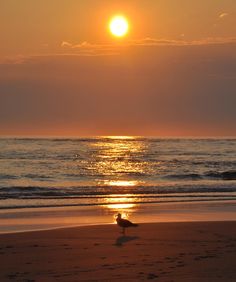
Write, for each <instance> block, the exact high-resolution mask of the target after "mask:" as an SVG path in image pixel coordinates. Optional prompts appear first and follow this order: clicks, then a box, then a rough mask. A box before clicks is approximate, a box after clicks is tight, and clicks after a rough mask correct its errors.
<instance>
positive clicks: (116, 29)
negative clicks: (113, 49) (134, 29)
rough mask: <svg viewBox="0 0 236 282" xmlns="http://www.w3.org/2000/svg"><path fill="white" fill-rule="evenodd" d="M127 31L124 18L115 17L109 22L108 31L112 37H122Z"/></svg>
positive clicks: (127, 25)
mask: <svg viewBox="0 0 236 282" xmlns="http://www.w3.org/2000/svg"><path fill="white" fill-rule="evenodd" d="M128 30H129V23H128V21H127V19H126V18H125V17H124V16H115V17H113V18H112V20H111V22H110V31H111V33H112V34H113V35H114V36H117V37H123V36H125V35H126V34H127V32H128Z"/></svg>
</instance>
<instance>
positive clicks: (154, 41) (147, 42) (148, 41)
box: [61, 37, 236, 51]
mask: <svg viewBox="0 0 236 282" xmlns="http://www.w3.org/2000/svg"><path fill="white" fill-rule="evenodd" d="M229 43H236V37H207V38H203V39H200V40H191V41H188V40H184V39H180V40H173V39H165V38H163V39H159V38H151V37H146V38H142V39H132V40H128V41H126V42H125V43H122V44H93V43H89V42H87V41H84V42H82V43H79V44H72V43H70V42H66V41H63V42H62V43H61V47H63V48H70V49H80V50H87V51H88V50H104V51H107V50H110V51H111V50H113V51H114V50H119V49H121V48H124V47H135V46H147V47H148V46H195V45H211V44H229Z"/></svg>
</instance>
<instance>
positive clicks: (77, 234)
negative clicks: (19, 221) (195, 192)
mask: <svg viewBox="0 0 236 282" xmlns="http://www.w3.org/2000/svg"><path fill="white" fill-rule="evenodd" d="M120 231H121V230H120V228H119V227H118V226H116V225H99V226H83V227H75V228H62V229H57V230H48V231H37V232H25V233H17V234H16V233H13V234H1V235H0V259H1V264H0V280H1V281H12V280H16V281H68V282H70V281H71V282H72V281H113V280H114V281H116V280H119V281H146V280H154V281H161V282H167V281H175V282H179V281H186V282H187V281H194V282H197V281H204V282H213V281H214V282H218V281H219V282H220V281H229V282H231V281H232V282H233V281H235V280H236V273H235V259H236V239H235V238H236V236H235V235H236V222H235V221H234V222H190V223H187V222H178V223H177V222H175V223H170V222H162V223H143V224H140V226H139V227H137V228H133V229H131V228H130V229H128V230H127V233H126V235H125V236H124V235H121V233H120Z"/></svg>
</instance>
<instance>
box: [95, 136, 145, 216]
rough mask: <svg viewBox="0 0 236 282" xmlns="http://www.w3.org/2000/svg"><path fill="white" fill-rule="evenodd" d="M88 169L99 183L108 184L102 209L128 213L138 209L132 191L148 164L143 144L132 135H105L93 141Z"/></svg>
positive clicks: (123, 213)
mask: <svg viewBox="0 0 236 282" xmlns="http://www.w3.org/2000/svg"><path fill="white" fill-rule="evenodd" d="M93 146H94V152H95V155H93V157H95V158H96V162H93V163H91V167H90V169H91V170H92V171H94V172H95V173H96V175H99V177H98V179H97V183H98V185H99V186H106V187H110V189H111V194H110V195H109V196H107V197H106V199H105V202H106V205H104V208H107V209H109V210H110V211H112V212H114V213H116V214H117V213H118V212H119V213H121V214H122V215H123V216H125V215H126V216H127V215H128V214H129V213H132V212H134V211H135V209H136V208H137V204H136V202H137V201H138V199H136V198H135V197H134V194H132V192H133V191H134V189H135V187H136V186H139V185H140V184H142V183H143V181H141V180H140V176H142V175H143V174H144V173H145V170H146V168H147V163H146V162H145V161H144V160H143V154H144V152H145V150H146V146H147V145H146V143H145V142H143V141H142V140H139V139H138V138H136V137H132V136H106V137H103V138H102V139H101V141H99V142H96V143H94V145H93Z"/></svg>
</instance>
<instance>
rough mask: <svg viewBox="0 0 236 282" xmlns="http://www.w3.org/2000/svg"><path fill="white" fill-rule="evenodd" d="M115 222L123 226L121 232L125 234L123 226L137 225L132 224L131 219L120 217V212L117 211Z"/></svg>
mask: <svg viewBox="0 0 236 282" xmlns="http://www.w3.org/2000/svg"><path fill="white" fill-rule="evenodd" d="M116 222H117V224H118V225H119V226H120V227H122V228H123V232H122V233H123V234H124V235H125V228H128V227H137V226H138V224H134V223H132V222H131V221H129V220H127V219H124V218H122V217H121V214H120V213H118V214H117V217H116Z"/></svg>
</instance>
